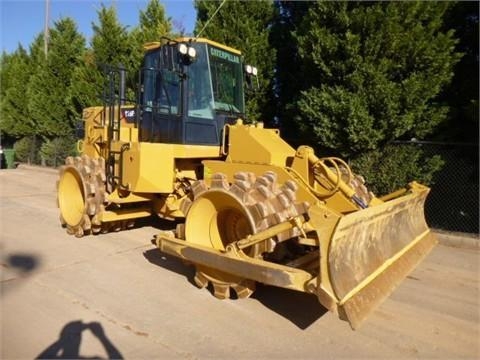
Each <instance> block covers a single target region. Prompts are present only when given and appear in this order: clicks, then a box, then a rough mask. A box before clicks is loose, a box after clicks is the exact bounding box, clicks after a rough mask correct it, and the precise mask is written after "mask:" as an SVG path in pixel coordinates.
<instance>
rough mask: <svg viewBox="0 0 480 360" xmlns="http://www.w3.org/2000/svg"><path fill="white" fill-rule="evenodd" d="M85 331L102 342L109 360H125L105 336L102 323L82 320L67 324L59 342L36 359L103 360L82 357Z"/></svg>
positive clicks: (96, 357) (95, 357)
mask: <svg viewBox="0 0 480 360" xmlns="http://www.w3.org/2000/svg"><path fill="white" fill-rule="evenodd" d="M85 330H90V331H91V332H92V334H93V335H94V336H95V337H96V338H97V339H98V341H100V343H101V344H102V345H103V347H104V349H105V351H106V353H107V359H123V356H122V354H121V353H120V351H119V350H118V349H117V348H116V347H115V345H113V343H112V342H111V341H110V339H109V338H108V337H107V336H106V335H105V331H104V330H103V326H102V325H101V324H100V323H98V322H91V323H83V322H82V321H81V320H76V321H71V322H69V323H68V324H66V325H65V326H64V327H63V329H62V330H61V331H60V335H59V338H58V340H57V341H55V342H54V343H53V344H51V345H50V346H48V347H47V348H46V349H45V350H43V351H42V352H41V353H40V354H38V356H37V357H36V359H102V357H99V356H93V357H84V356H82V355H80V345H81V343H82V332H83V331H85Z"/></svg>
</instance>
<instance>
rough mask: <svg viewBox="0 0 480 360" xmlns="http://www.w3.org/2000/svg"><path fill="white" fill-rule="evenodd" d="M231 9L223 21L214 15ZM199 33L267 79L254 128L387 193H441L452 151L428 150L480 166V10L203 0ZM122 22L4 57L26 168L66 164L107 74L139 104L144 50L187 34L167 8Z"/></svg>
mask: <svg viewBox="0 0 480 360" xmlns="http://www.w3.org/2000/svg"><path fill="white" fill-rule="evenodd" d="M220 5H222V8H221V9H220V10H219V11H218V13H217V14H216V16H215V17H213V18H212V15H213V13H214V12H215V11H216V10H217V9H218V7H219V6H220ZM195 8H196V10H197V23H196V27H195V34H198V33H199V32H200V31H201V30H202V29H203V27H204V25H205V24H206V23H207V22H209V23H208V26H207V27H206V28H205V29H204V30H203V32H202V33H201V34H200V35H201V36H202V37H208V38H211V39H212V40H215V41H218V42H221V43H225V44H227V45H229V46H232V47H235V48H238V49H239V50H241V51H242V53H243V54H244V58H245V62H246V63H248V64H252V65H254V66H256V67H257V68H258V69H259V89H258V91H256V92H248V91H247V96H246V100H247V119H248V120H249V121H258V120H261V121H264V122H265V123H266V124H267V125H270V126H276V127H280V128H281V130H282V136H283V137H284V138H285V139H286V140H287V141H288V142H290V143H291V144H292V145H293V146H297V145H300V144H308V145H310V146H312V147H314V148H315V149H316V151H317V152H318V153H319V154H320V155H339V156H341V157H343V158H346V159H347V160H348V161H349V162H350V164H351V165H352V167H353V169H354V170H355V171H358V172H359V173H361V174H363V175H364V177H365V178H366V179H367V182H368V184H369V186H370V188H371V189H373V190H374V191H375V192H376V193H379V194H383V193H386V192H389V191H391V190H393V189H396V188H398V187H400V186H402V185H404V184H405V183H406V182H408V181H411V180H413V179H417V180H420V181H423V182H425V183H427V184H430V183H432V182H434V181H435V173H436V172H437V171H438V170H439V169H440V168H441V167H442V166H443V164H444V159H442V156H441V155H440V154H435V153H428V154H427V153H426V152H425V151H423V150H422V148H421V147H419V146H397V145H398V144H397V142H399V141H400V142H405V141H409V140H410V139H412V138H415V139H417V140H429V141H442V142H448V143H452V142H461V143H473V144H474V145H475V146H474V147H468V149H474V150H468V151H467V150H465V151H462V152H460V155H459V156H462V157H463V158H465V159H467V161H470V162H471V163H472V164H474V165H475V166H477V168H478V43H479V39H478V2H439V1H429V2H422V1H412V2H355V1H351V2H350V1H349V2H323V1H318V2H297V1H271V0H265V1H230V0H229V1H226V2H214V1H204V0H196V1H195ZM138 17H139V22H138V26H136V27H134V28H132V29H129V28H127V27H125V26H124V25H122V24H121V23H120V22H119V20H118V17H117V13H116V10H115V7H114V6H111V7H105V6H102V7H101V8H100V9H99V10H98V11H97V20H96V21H95V22H94V23H93V24H92V29H93V36H92V38H91V39H89V41H87V39H85V38H84V36H83V35H82V34H81V33H79V32H78V29H77V26H76V24H75V22H74V20H73V19H70V18H63V19H60V20H59V21H57V22H56V23H55V24H54V25H53V27H52V28H51V29H50V38H49V49H50V50H49V53H48V56H45V54H44V53H43V34H42V33H40V34H38V36H37V37H36V38H35V40H34V41H33V42H32V44H30V46H29V48H28V49H24V48H22V47H21V46H20V47H19V48H18V49H17V50H16V51H15V52H13V53H5V52H4V53H3V54H2V55H1V58H0V81H1V83H0V132H1V138H2V144H3V146H4V147H5V146H10V147H11V146H14V147H15V149H16V150H17V157H18V160H20V161H27V162H33V163H37V162H42V163H43V164H45V165H53V166H55V165H58V164H59V162H61V158H62V157H64V156H65V155H66V154H69V153H72V152H73V151H74V150H73V147H72V146H71V144H72V143H73V142H74V141H75V140H74V138H75V128H76V127H77V125H78V122H79V121H80V116H81V111H82V109H83V108H85V107H88V106H92V105H98V104H99V103H101V99H100V96H101V93H102V86H103V76H102V69H103V67H104V66H105V65H106V64H111V65H114V66H118V65H122V66H125V67H126V68H127V70H128V72H129V77H128V79H127V80H128V83H127V85H128V96H129V97H130V98H134V94H135V90H136V71H137V69H138V67H139V65H140V62H141V58H142V44H143V43H144V42H147V41H154V40H159V39H160V37H161V36H171V37H175V36H176V35H178V34H175V33H174V31H173V27H172V23H171V19H169V18H167V16H166V13H165V9H164V7H163V5H162V4H161V2H160V1H159V0H151V1H150V2H149V3H148V5H147V6H146V7H145V9H143V10H140V11H139V14H138Z"/></svg>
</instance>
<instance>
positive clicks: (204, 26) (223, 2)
mask: <svg viewBox="0 0 480 360" xmlns="http://www.w3.org/2000/svg"><path fill="white" fill-rule="evenodd" d="M226 2H227V0H223V1H222V3H221V4H220V6H219V7H218V8H217V10H215V12H214V13H213V15H212V16H211V17H210V19H208V21H207V22H206V23H205V25H203V28H202V30H200V32H199V33H198V34H197V37H200V35H201V34H202V32H203V30H205V28H206V27H207V25H208V24H209V23H210V21H212V19H213V18H214V17H215V15H217V12H218V10H220V8H221V7H222V6H223V4H225V3H226Z"/></svg>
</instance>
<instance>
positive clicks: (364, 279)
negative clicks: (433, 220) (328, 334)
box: [328, 184, 437, 329]
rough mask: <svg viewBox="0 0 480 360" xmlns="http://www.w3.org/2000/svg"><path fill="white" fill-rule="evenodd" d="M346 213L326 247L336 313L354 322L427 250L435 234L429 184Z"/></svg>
mask: <svg viewBox="0 0 480 360" xmlns="http://www.w3.org/2000/svg"><path fill="white" fill-rule="evenodd" d="M412 190H413V191H412V193H410V194H408V195H404V196H401V197H399V198H396V199H393V200H390V201H388V202H385V203H383V204H380V205H376V206H372V207H370V208H367V209H364V210H361V211H358V212H355V213H351V214H348V215H345V216H344V217H342V218H341V220H340V221H339V223H338V225H337V228H336V231H335V233H334V234H333V237H332V240H331V242H330V247H329V258H328V267H329V276H330V282H331V284H332V288H333V290H334V291H335V294H336V296H337V298H338V299H339V303H338V305H339V306H338V309H339V315H340V318H341V319H343V320H347V321H348V322H349V323H350V325H351V327H352V328H353V329H355V328H357V327H358V326H359V325H360V323H361V322H362V321H363V320H364V319H365V318H366V317H367V316H368V314H369V313H370V312H371V311H372V310H373V309H374V308H375V307H376V306H377V305H379V304H380V303H381V302H382V301H383V300H384V299H385V298H386V297H387V296H388V295H389V294H390V293H391V292H392V291H393V290H394V289H395V288H396V287H397V286H398V284H399V283H400V282H401V281H402V280H403V279H404V278H405V277H406V276H407V275H408V274H409V273H410V271H412V270H413V269H414V268H415V266H416V265H417V264H418V263H419V262H420V261H421V260H422V259H423V258H424V257H425V256H426V255H427V254H428V253H429V252H430V250H431V249H432V248H433V246H434V245H435V244H436V242H437V240H436V237H435V236H434V234H432V233H431V232H430V230H429V229H428V226H427V224H426V222H425V217H424V203H425V199H426V197H427V194H428V192H429V189H428V188H426V187H423V186H421V185H418V184H413V186H412Z"/></svg>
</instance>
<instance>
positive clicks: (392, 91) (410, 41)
mask: <svg viewBox="0 0 480 360" xmlns="http://www.w3.org/2000/svg"><path fill="white" fill-rule="evenodd" d="M451 6H452V4H451V3H448V2H315V3H312V4H310V5H309V7H308V10H306V11H305V12H304V14H305V15H304V16H297V17H296V18H294V20H296V21H298V22H297V23H294V24H293V25H290V27H291V28H290V31H291V39H292V41H293V45H291V46H294V47H297V58H296V63H295V66H294V67H293V69H292V71H293V72H294V73H293V74H291V75H290V76H289V77H284V79H287V80H289V81H290V83H291V82H292V79H296V84H294V85H292V86H293V88H294V90H295V92H293V93H290V94H289V93H288V87H289V86H290V83H284V82H283V83H282V82H280V84H279V88H280V89H283V90H284V94H283V96H282V97H281V100H283V103H281V104H280V106H279V108H280V109H281V114H282V115H283V116H282V118H281V121H282V122H283V124H284V125H285V127H286V128H287V129H290V131H291V132H290V133H288V134H287V137H290V138H300V139H301V140H302V142H307V143H310V144H314V146H315V147H316V148H317V149H320V150H321V151H325V152H328V153H329V154H332V153H333V154H339V155H341V156H343V157H347V158H349V159H350V160H351V161H352V163H353V165H354V168H355V169H357V171H359V172H360V173H364V174H365V173H368V174H372V175H373V174H377V175H376V176H375V177H369V176H367V181H369V182H370V184H371V185H373V186H374V187H375V186H376V187H377V188H378V189H381V190H382V191H383V190H384V189H387V188H389V186H386V185H385V182H386V181H387V180H385V179H383V180H382V185H378V184H376V183H375V181H376V179H377V178H380V176H381V177H385V178H388V179H389V180H388V181H390V184H395V185H396V183H395V181H396V179H397V178H398V177H399V174H409V180H413V179H414V178H415V176H417V175H418V174H419V173H422V171H426V172H429V173H428V174H425V176H423V177H422V178H423V179H425V180H428V179H429V178H431V177H430V175H431V173H432V172H434V171H436V170H438V168H439V166H441V162H440V161H439V159H438V158H434V159H430V161H429V160H428V159H423V158H422V156H423V155H422V154H420V153H419V149H418V148H413V150H412V149H409V150H405V149H404V148H402V147H399V146H394V147H388V148H387V146H388V144H390V143H391V142H392V141H394V140H397V139H410V138H413V137H415V138H419V139H423V138H425V137H426V136H428V135H429V134H431V133H432V132H433V131H434V130H435V129H436V128H437V127H438V125H439V124H440V123H442V122H443V121H444V120H445V119H446V116H447V114H448V110H449V109H448V106H447V104H445V103H444V102H441V101H440V98H439V94H440V93H441V90H442V89H443V88H444V87H445V86H446V85H447V84H448V83H449V82H450V80H451V78H452V76H453V69H454V66H455V64H456V63H457V62H458V61H459V59H460V57H461V54H458V53H456V52H455V44H456V42H457V40H456V39H455V38H454V31H453V30H448V29H447V30H445V27H444V18H445V14H446V11H447V10H448V9H449V8H450V7H451ZM295 10H301V9H298V8H295ZM287 14H288V12H287ZM285 89H286V90H285ZM285 94H289V95H290V96H286V95H285ZM289 99H290V100H289ZM293 129H295V130H293ZM293 131H295V132H293ZM415 151H417V153H415ZM406 155H408V156H410V157H411V159H412V160H411V161H410V162H406V161H402V162H397V161H395V159H400V158H402V159H403V160H405V159H406V158H408V156H406ZM417 159H418V160H417ZM382 163H388V164H390V165H391V164H395V166H397V168H396V169H397V171H396V172H392V171H391V169H392V168H394V166H390V165H388V166H386V165H385V166H383V165H382ZM412 166H413V167H415V169H416V170H415V171H413V170H412V169H407V168H408V167H412ZM379 169H380V171H383V170H382V169H384V171H385V172H386V173H382V174H379V173H378V171H379ZM376 172H377V173H376ZM410 176H411V177H410ZM402 178H403V177H402ZM388 181H387V182H388ZM377 185H378V186H377Z"/></svg>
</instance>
